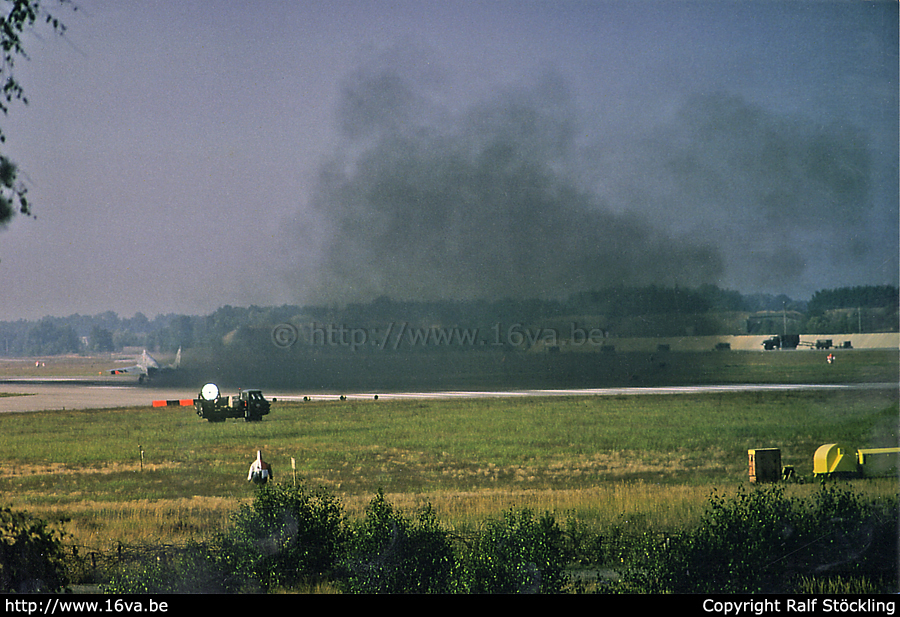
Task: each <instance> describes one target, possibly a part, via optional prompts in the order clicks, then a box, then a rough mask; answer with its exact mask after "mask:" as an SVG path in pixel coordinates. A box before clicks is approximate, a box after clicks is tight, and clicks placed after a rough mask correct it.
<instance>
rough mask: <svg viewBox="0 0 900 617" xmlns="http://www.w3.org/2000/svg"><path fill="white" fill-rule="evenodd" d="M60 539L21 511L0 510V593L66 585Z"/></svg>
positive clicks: (39, 590) (40, 590) (56, 589)
mask: <svg viewBox="0 0 900 617" xmlns="http://www.w3.org/2000/svg"><path fill="white" fill-rule="evenodd" d="M63 558H64V555H63V546H62V539H61V537H60V536H59V535H58V534H57V533H56V532H55V531H54V530H53V529H50V528H49V527H48V526H47V524H46V523H45V522H44V521H42V520H40V519H35V518H31V517H30V516H28V515H27V514H26V513H24V512H14V511H13V510H11V509H9V508H2V509H0V592H3V593H8V592H17V593H26V592H55V591H61V590H62V589H64V588H65V586H66V585H68V579H67V577H66V574H65V563H64V561H63Z"/></svg>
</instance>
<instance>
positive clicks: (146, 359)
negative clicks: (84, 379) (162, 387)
mask: <svg viewBox="0 0 900 617" xmlns="http://www.w3.org/2000/svg"><path fill="white" fill-rule="evenodd" d="M180 365H181V347H179V348H178V353H176V354H175V362H173V363H172V364H170V365H169V366H160V365H159V362H157V361H156V358H154V357H153V356H151V355H150V354H148V353H147V350H146V349H145V350H144V353H142V354H141V356H140V357H139V358H138V359H137V364H136V365H135V366H129V367H126V368H114V369H108V370H106V371H105V372H106V373H107V374H109V375H134V374H137V375H139V377H138V383H144V382H145V381H149V380H151V379H153V378H154V377H156V376H158V375H160V374H165V373H169V372H171V371H174V370H176V369H177V368H178V367H179V366H180ZM100 374H101V375H102V374H103V373H100Z"/></svg>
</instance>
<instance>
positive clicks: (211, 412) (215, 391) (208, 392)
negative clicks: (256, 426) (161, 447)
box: [194, 383, 276, 422]
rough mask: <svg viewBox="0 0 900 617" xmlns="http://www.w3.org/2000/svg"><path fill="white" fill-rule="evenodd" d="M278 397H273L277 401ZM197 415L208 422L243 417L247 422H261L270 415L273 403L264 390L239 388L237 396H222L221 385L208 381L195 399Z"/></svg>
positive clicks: (273, 400)
mask: <svg viewBox="0 0 900 617" xmlns="http://www.w3.org/2000/svg"><path fill="white" fill-rule="evenodd" d="M275 400H276V399H272V402H275ZM194 409H196V410H197V415H198V416H200V417H201V418H203V419H205V420H207V421H208V422H224V421H225V420H226V419H227V418H243V419H244V421H245V422H259V421H260V420H262V417H263V416H265V415H268V413H269V410H270V409H271V405H270V404H269V401H267V400H266V397H264V396H263V393H262V390H238V394H237V396H222V394H221V392H219V387H218V386H217V385H216V384H214V383H208V384H206V385H205V386H203V388H201V389H200V395H199V396H198V397H197V398H196V399H194Z"/></svg>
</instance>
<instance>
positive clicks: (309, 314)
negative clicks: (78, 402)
mask: <svg viewBox="0 0 900 617" xmlns="http://www.w3.org/2000/svg"><path fill="white" fill-rule="evenodd" d="M898 298H900V294H898V289H897V287H893V286H888V285H881V286H861V287H844V288H839V289H829V290H821V291H817V292H816V293H815V294H814V295H813V297H812V299H810V300H809V301H808V302H805V301H797V300H794V299H791V298H789V297H787V296H784V295H767V294H752V295H745V294H741V293H739V292H737V291H731V290H723V289H719V288H718V287H716V286H714V285H705V286H702V287H699V288H696V289H691V288H683V287H659V286H655V285H650V286H645V287H613V288H609V289H605V290H598V291H586V292H580V293H576V294H573V295H572V296H570V297H569V298H566V299H560V300H548V299H513V298H509V299H502V300H490V301H489V300H466V301H463V300H439V301H400V300H392V299H390V298H387V297H380V298H376V299H375V300H373V301H371V302H368V303H354V304H348V305H346V306H340V307H338V306H294V305H282V306H277V307H260V306H249V307H235V306H227V305H226V306H223V307H220V308H218V309H217V310H215V311H214V312H213V313H211V314H209V315H204V316H191V315H179V314H171V313H170V314H166V315H157V316H156V317H155V318H153V319H152V320H151V319H149V318H148V317H147V316H146V315H144V314H143V313H135V315H134V316H133V317H127V318H126V317H119V316H118V315H117V314H116V313H114V312H112V311H106V312H104V313H99V314H97V315H92V316H88V315H79V314H74V315H70V316H68V317H44V318H43V319H41V320H39V321H36V322H35V321H27V320H18V321H0V356H40V355H58V354H67V353H103V352H113V351H121V350H122V349H124V348H126V347H141V348H144V349H147V350H148V351H162V352H173V351H175V350H176V349H178V348H179V347H182V348H185V349H187V348H191V347H215V346H217V345H222V344H223V341H225V340H232V341H240V340H242V337H244V336H248V335H250V334H252V333H253V332H254V331H258V330H259V329H265V328H271V327H272V326H274V325H275V324H279V323H287V322H291V323H295V324H299V323H311V322H316V323H320V324H329V323H331V324H346V325H349V326H353V327H367V326H372V327H384V326H386V325H387V324H388V323H392V322H393V323H400V322H404V323H407V324H410V325H425V326H431V325H436V324H440V325H444V326H451V325H459V326H466V327H481V328H485V329H486V330H487V329H490V328H491V327H492V326H493V324H497V323H504V324H511V323H522V324H541V323H546V322H549V321H552V320H557V321H558V320H565V319H595V320H597V321H602V320H607V321H618V322H619V323H623V322H625V321H626V320H628V319H635V318H641V317H654V318H656V319H655V320H656V321H657V322H659V320H660V319H663V320H664V321H665V319H666V316H670V317H672V318H673V319H672V321H677V322H679V323H682V322H683V323H687V322H688V321H689V320H690V319H692V318H693V317H692V316H698V318H701V317H702V318H703V319H704V321H703V323H704V324H705V325H704V327H703V329H702V332H701V331H698V332H697V333H698V334H699V333H704V334H738V333H741V332H735V331H733V327H732V330H728V331H727V330H726V329H725V328H726V326H725V325H716V324H718V323H721V324H725V323H726V322H725V320H724V319H723V320H718V321H716V320H712V321H711V320H710V319H709V316H711V315H724V314H741V313H746V314H754V313H765V312H767V311H768V312H771V313H773V314H775V313H778V314H779V315H780V314H782V313H785V312H789V314H790V315H791V319H792V320H793V321H794V322H796V323H797V324H798V327H799V328H800V330H801V332H806V333H810V334H815V333H834V334H841V333H849V332H858V331H860V330H863V331H866V332H896V331H897V330H898V317H897V315H898ZM776 317H777V315H776ZM675 318H677V319H675ZM771 322H772V324H774V325H773V326H772V327H773V328H774V327H775V326H778V328H780V327H781V322H782V320H780V319H775V318H774V317H773V319H772V320H771ZM698 323H699V321H698ZM732 323H734V321H732ZM710 324H712V325H710ZM716 328H719V331H711V330H715V329H716ZM780 332H781V330H780V329H777V331H773V332H771V333H772V334H777V333H780ZM759 333H768V332H759Z"/></svg>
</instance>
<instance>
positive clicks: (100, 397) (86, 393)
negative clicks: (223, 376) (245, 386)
mask: <svg viewBox="0 0 900 617" xmlns="http://www.w3.org/2000/svg"><path fill="white" fill-rule="evenodd" d="M891 388H892V389H897V388H898V384H896V383H875V384H745V385H721V386H715V385H713V386H666V387H648V388H581V389H572V390H500V391H443V392H390V393H386V392H385V393H383V392H378V393H375V392H363V393H348V394H340V393H320V392H309V393H304V392H284V391H283V392H279V391H266V392H264V394H265V396H266V398H268V399H270V400H271V399H273V398H276V399H278V400H279V401H303V400H313V401H334V400H341V397H343V398H344V399H346V400H374V399H375V397H376V395H377V397H378V400H404V399H454V398H503V397H507V398H509V397H526V396H634V395H672V394H697V393H716V392H720V393H721V392H771V391H801V390H866V389H891ZM5 394H13V395H14V396H4V395H5ZM225 394H236V392H234V393H232V392H225ZM196 396H197V393H195V392H189V391H186V390H185V389H184V388H179V389H174V388H172V389H170V388H156V387H153V388H149V387H146V386H139V385H137V384H136V383H134V382H123V383H120V384H116V383H108V382H103V381H97V380H93V379H78V378H69V379H67V378H59V379H46V378H44V379H28V378H22V379H12V378H11V379H5V380H0V413H4V412H6V413H16V412H19V413H21V412H34V411H53V410H79V409H109V408H115V407H147V409H148V411H149V410H154V411H158V410H165V409H170V408H166V407H162V408H158V407H157V408H154V407H152V403H153V401H154V400H179V399H186V398H194V397H196Z"/></svg>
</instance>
